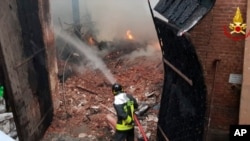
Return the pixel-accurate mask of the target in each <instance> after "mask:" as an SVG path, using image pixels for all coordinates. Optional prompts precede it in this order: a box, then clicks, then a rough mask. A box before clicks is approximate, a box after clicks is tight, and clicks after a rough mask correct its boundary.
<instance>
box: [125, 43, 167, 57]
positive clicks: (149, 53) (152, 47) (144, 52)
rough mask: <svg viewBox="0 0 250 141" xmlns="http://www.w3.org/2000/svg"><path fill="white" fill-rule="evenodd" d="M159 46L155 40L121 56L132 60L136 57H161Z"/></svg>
mask: <svg viewBox="0 0 250 141" xmlns="http://www.w3.org/2000/svg"><path fill="white" fill-rule="evenodd" d="M160 50H161V49H160V46H159V44H158V43H157V42H155V43H152V44H146V45H145V46H144V47H142V48H139V49H137V50H134V51H133V52H131V53H130V54H127V55H124V56H123V57H122V58H126V59H129V60H134V59H136V58H138V57H146V58H147V59H149V60H151V61H152V60H153V59H161V56H162V55H161V51H160Z"/></svg>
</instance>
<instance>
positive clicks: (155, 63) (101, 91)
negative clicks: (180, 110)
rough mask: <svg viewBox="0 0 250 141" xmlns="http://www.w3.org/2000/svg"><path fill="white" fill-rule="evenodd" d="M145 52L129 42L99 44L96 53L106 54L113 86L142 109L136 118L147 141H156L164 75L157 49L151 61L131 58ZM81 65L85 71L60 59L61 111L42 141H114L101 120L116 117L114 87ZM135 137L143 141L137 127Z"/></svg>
mask: <svg viewBox="0 0 250 141" xmlns="http://www.w3.org/2000/svg"><path fill="white" fill-rule="evenodd" d="M119 43H121V44H119ZM110 44H111V45H110ZM107 45H109V46H107ZM91 47H93V46H91ZM151 47H152V48H154V46H151ZM147 48H148V45H147V44H138V43H136V42H133V41H132V42H131V41H129V42H127V41H119V42H116V43H110V42H108V43H107V44H105V43H102V44H101V47H100V44H98V45H97V49H100V51H102V52H105V54H104V55H101V58H102V60H103V61H104V62H105V64H106V65H107V68H109V69H110V72H111V74H113V75H114V78H115V79H116V82H118V83H120V84H121V85H122V86H123V87H124V90H125V91H126V92H127V93H130V94H132V95H133V96H134V97H135V98H136V99H137V101H138V104H139V105H140V106H142V107H143V106H144V107H145V106H146V107H147V109H146V110H144V111H142V112H140V113H139V116H138V118H139V120H140V122H141V125H142V126H143V129H144V131H145V132H146V135H147V136H148V138H149V140H150V141H154V140H156V129H157V121H158V117H157V116H158V110H159V107H160V97H161V96H160V95H161V91H162V85H163V74H164V73H163V72H164V70H163V65H162V58H161V51H160V49H159V48H157V47H155V48H157V49H154V53H153V54H151V55H139V56H132V55H131V54H134V53H135V52H140V51H141V50H144V51H145V50H147ZM105 49H107V50H106V51H105ZM61 54H62V53H61ZM59 58H60V57H59ZM61 58H62V57H61ZM65 58H66V59H65ZM82 58H84V57H81V59H82ZM74 60H77V57H76V58H74ZM81 61H82V60H80V62H81ZM83 61H84V65H83V66H77V65H79V64H82V63H79V60H78V63H74V61H72V60H70V59H67V57H64V60H62V59H58V70H59V76H58V78H59V80H60V81H59V97H58V99H59V100H60V108H59V109H55V110H56V111H55V115H54V119H53V122H52V124H51V126H50V127H49V129H48V130H47V133H46V134H45V136H44V141H46V140H51V136H53V134H57V135H59V137H57V139H58V138H61V139H62V138H63V136H64V137H65V136H71V139H64V140H74V139H75V140H84V141H86V140H90V141H94V140H98V141H107V140H112V135H113V134H114V131H113V130H112V128H111V127H110V126H109V125H108V124H107V122H106V119H105V118H106V115H107V114H111V115H112V114H113V115H114V116H115V110H114V108H113V98H114V96H113V94H112V92H111V86H112V84H111V82H109V80H108V79H107V78H105V76H104V74H103V73H102V72H101V70H99V69H96V68H92V67H90V66H91V65H88V63H86V60H83ZM76 64H77V65H76ZM136 136H137V137H138V138H139V137H141V135H140V133H139V130H138V127H137V126H136ZM54 138H55V137H54ZM62 140H63V139H62Z"/></svg>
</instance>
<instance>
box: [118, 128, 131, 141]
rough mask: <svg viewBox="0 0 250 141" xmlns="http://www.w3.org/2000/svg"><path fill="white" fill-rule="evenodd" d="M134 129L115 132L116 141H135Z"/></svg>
mask: <svg viewBox="0 0 250 141" xmlns="http://www.w3.org/2000/svg"><path fill="white" fill-rule="evenodd" d="M134 137H135V134H134V129H130V130H127V131H118V130H116V132H115V137H114V141H134Z"/></svg>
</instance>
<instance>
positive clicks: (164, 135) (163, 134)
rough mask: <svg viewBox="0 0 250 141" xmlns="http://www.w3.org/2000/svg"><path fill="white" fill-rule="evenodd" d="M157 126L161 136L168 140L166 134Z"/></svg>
mask: <svg viewBox="0 0 250 141" xmlns="http://www.w3.org/2000/svg"><path fill="white" fill-rule="evenodd" d="M158 128H159V130H160V132H161V134H162V136H163V137H164V139H165V140H166V141H169V139H168V137H167V136H166V134H165V133H164V132H163V130H162V128H161V126H159V125H158Z"/></svg>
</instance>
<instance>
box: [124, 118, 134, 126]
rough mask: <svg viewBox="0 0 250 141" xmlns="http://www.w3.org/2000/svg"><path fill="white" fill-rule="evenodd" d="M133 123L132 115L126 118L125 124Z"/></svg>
mask: <svg viewBox="0 0 250 141" xmlns="http://www.w3.org/2000/svg"><path fill="white" fill-rule="evenodd" d="M132 123H133V120H132V118H131V117H130V116H127V118H126V119H125V124H127V125H130V124H132Z"/></svg>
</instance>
